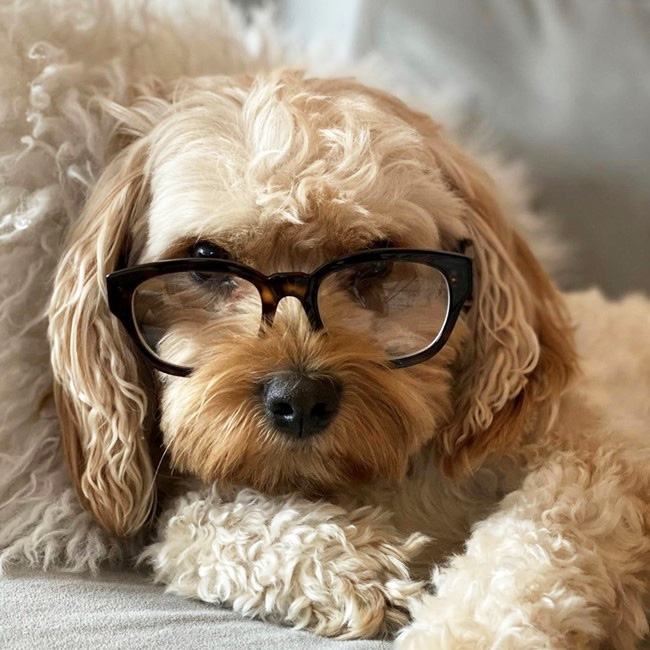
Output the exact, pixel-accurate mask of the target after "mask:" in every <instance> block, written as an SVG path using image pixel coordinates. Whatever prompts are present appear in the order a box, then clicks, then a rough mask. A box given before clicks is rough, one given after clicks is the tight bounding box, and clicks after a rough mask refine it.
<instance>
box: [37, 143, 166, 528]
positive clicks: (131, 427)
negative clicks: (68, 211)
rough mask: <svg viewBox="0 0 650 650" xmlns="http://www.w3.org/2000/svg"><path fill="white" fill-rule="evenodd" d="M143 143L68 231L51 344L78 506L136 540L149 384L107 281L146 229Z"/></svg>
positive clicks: (146, 458)
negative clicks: (112, 305)
mask: <svg viewBox="0 0 650 650" xmlns="http://www.w3.org/2000/svg"><path fill="white" fill-rule="evenodd" d="M145 159H146V143H145V141H144V140H136V141H135V142H133V143H132V144H130V145H128V146H127V147H126V148H124V149H123V150H122V151H121V152H120V153H119V154H118V155H117V156H116V157H115V158H114V159H113V161H112V162H111V163H110V164H109V165H108V167H107V168H106V169H105V171H104V173H103V174H102V175H101V177H100V179H99V180H98V182H97V184H96V187H95V189H94V190H93V192H92V193H91V195H90V197H89V199H88V201H87V203H86V206H85V209H84V212H83V214H82V216H81V217H80V219H79V222H78V223H77V224H76V225H75V227H74V229H73V230H72V232H71V233H70V236H69V242H68V249H67V252H66V253H65V255H64V256H63V257H62V259H61V261H60V263H59V267H58V271H57V274H56V277H55V280H54V290H53V295H52V300H51V304H50V309H49V318H50V325H49V336H50V341H51V361H52V368H53V373H54V384H55V386H54V388H55V397H56V402H57V408H58V412H59V418H60V422H61V428H62V440H63V449H64V453H65V457H66V460H67V463H68V466H69V470H70V475H71V477H72V480H73V483H74V486H75V489H76V492H77V494H78V496H79V498H80V500H81V502H82V503H83V504H84V505H85V506H86V507H87V508H88V509H89V510H90V511H91V512H92V513H93V515H94V516H95V517H96V519H97V520H98V521H99V522H100V523H101V524H102V526H104V527H105V528H106V529H107V530H109V531H110V532H112V533H115V534H117V535H120V536H129V535H132V534H134V533H135V532H137V531H138V529H139V528H141V527H142V526H143V525H144V524H145V523H146V522H147V520H148V519H149V517H150V515H151V512H152V509H153V506H154V502H155V490H154V486H153V479H154V472H153V469H152V463H151V460H150V455H149V449H148V435H147V431H148V429H149V427H150V425H151V414H150V405H149V403H148V402H149V399H148V394H147V392H148V391H147V390H146V388H145V386H146V382H145V381H143V378H142V371H141V369H140V368H139V362H138V360H137V357H136V355H135V352H134V351H133V349H132V347H131V345H130V342H129V341H128V337H127V336H126V334H125V333H124V332H123V330H122V329H121V326H120V325H119V323H118V322H117V320H116V319H115V318H113V317H112V316H111V314H110V313H109V309H108V304H107V300H106V284H105V279H104V276H105V275H106V274H107V273H110V272H111V271H113V270H115V269H116V268H117V265H118V264H119V261H120V259H121V258H122V257H123V255H124V253H125V251H126V250H127V249H128V247H129V246H130V244H129V239H130V238H132V237H133V236H134V233H136V232H137V231H138V230H141V229H143V228H145V227H146V226H145V225H144V224H143V219H142V216H143V214H144V211H145V204H146V201H147V187H146V181H145V178H144V175H143V165H144V162H145Z"/></svg>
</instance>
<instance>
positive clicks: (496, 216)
mask: <svg viewBox="0 0 650 650" xmlns="http://www.w3.org/2000/svg"><path fill="white" fill-rule="evenodd" d="M371 92H372V94H373V95H374V96H375V98H376V99H377V101H379V102H380V103H382V104H383V105H384V107H385V108H387V109H388V110H390V111H391V112H393V113H394V114H395V115H397V116H398V117H400V118H401V119H403V120H404V121H405V122H407V123H408V124H410V125H411V126H412V127H414V128H415V129H416V130H417V131H418V132H419V133H420V134H421V135H422V137H423V139H424V142H425V144H426V146H427V148H428V149H429V151H430V153H431V154H432V157H433V161H432V162H433V164H434V165H435V166H436V167H437V168H438V169H439V170H441V172H442V174H443V177H444V179H445V181H446V183H447V184H448V186H449V188H450V189H451V190H452V191H453V192H454V193H456V195H457V196H458V197H459V198H460V199H461V200H462V201H463V203H464V205H465V206H466V211H465V227H466V230H467V233H468V236H469V237H470V238H471V240H472V242H473V256H474V304H473V306H472V308H471V310H470V312H469V314H468V316H469V323H468V324H469V325H470V328H471V330H472V334H473V336H472V339H471V340H470V344H469V345H468V346H467V347H466V349H465V350H463V352H462V354H461V358H460V359H459V372H458V373H457V382H456V385H455V395H454V407H453V408H454V411H453V413H454V415H453V416H452V420H451V422H450V423H449V425H448V427H447V428H446V429H445V431H444V432H443V434H442V435H441V437H440V438H439V440H438V445H439V451H440V457H441V461H442V464H443V467H444V468H445V470H446V471H447V472H448V473H450V474H457V473H461V472H463V471H469V470H471V469H473V468H475V467H477V466H478V465H480V463H481V462H482V461H483V460H484V459H485V458H486V457H487V456H488V455H490V454H491V453H494V452H499V451H503V450H506V449H510V448H512V447H513V446H515V445H516V443H517V441H518V439H519V438H520V437H521V436H522V434H523V432H524V430H525V428H526V426H527V424H529V423H530V420H531V418H533V417H534V414H535V411H536V406H537V405H539V404H541V403H543V402H544V403H552V402H553V401H554V400H555V399H557V398H558V397H559V395H560V393H561V392H562V391H563V389H564V388H565V386H566V385H567V383H568V381H569V379H570V378H571V377H572V376H573V375H574V374H575V372H576V371H577V357H576V352H575V346H574V342H573V336H572V331H571V326H570V322H569V318H568V314H567V313H566V310H565V306H564V302H563V300H562V298H561V297H560V295H559V293H558V292H557V290H556V289H555V287H554V286H553V284H552V282H551V281H550V279H549V278H548V276H547V274H546V273H545V272H544V270H543V269H542V267H541V266H540V264H539V263H538V262H537V260H536V259H535V257H534V255H533V254H532V252H531V250H530V249H529V248H528V246H527V245H526V243H525V242H524V241H523V239H522V238H521V237H519V235H517V233H516V232H515V231H514V229H513V227H512V226H511V225H510V224H509V223H508V221H507V220H506V218H505V216H504V213H503V209H502V206H501V204H500V201H499V193H498V190H497V188H496V187H495V186H494V183H493V182H492V180H491V178H490V177H489V176H488V174H487V173H486V172H485V171H484V170H483V169H482V168H481V167H480V166H479V165H478V164H477V163H476V162H474V161H473V160H472V159H471V158H469V157H468V156H466V155H465V154H464V153H463V152H462V151H461V150H460V149H459V148H458V147H457V146H455V145H454V144H453V143H451V142H450V141H449V140H447V139H446V138H445V137H444V136H443V134H442V129H441V128H440V126H439V125H437V124H436V123H435V122H433V121H432V120H431V118H429V116H427V115H425V114H423V113H418V112H416V111H413V110H411V109H410V108H408V107H407V106H406V105H405V104H403V103H402V102H401V101H399V100H397V99H395V98H394V97H392V96H390V95H386V94H385V93H382V92H379V91H371Z"/></svg>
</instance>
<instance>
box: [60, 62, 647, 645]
mask: <svg viewBox="0 0 650 650" xmlns="http://www.w3.org/2000/svg"><path fill="white" fill-rule="evenodd" d="M103 109H104V110H105V111H106V112H107V113H109V114H110V115H112V116H113V117H114V118H116V119H117V120H118V121H119V123H120V129H119V133H117V134H116V137H115V154H114V157H113V159H112V161H111V162H110V163H109V164H108V166H107V167H106V169H105V171H104V172H103V174H102V175H101V177H100V178H99V179H98V181H97V183H96V186H95V188H94V190H93V191H92V193H91V195H90V196H89V198H88V200H87V203H86V206H85V209H84V212H83V214H82V215H81V217H80V219H79V221H78V223H77V224H76V226H75V227H74V228H73V230H72V232H71V233H70V235H69V245H68V248H67V252H66V253H65V255H64V256H63V257H62V259H61V262H60V265H59V269H58V272H57V275H56V278H55V281H54V290H53V295H52V301H51V305H50V309H49V318H50V329H49V335H50V340H51V349H52V356H51V358H52V368H53V373H54V378H55V396H56V401H57V408H58V413H59V418H60V421H61V427H62V442H63V449H64V452H65V458H66V461H67V464H68V467H69V472H70V476H71V477H72V480H73V483H74V485H75V488H76V491H77V494H78V497H79V499H80V501H81V502H82V503H83V504H84V505H85V507H86V508H87V509H88V510H89V511H90V512H91V513H92V514H93V515H94V517H95V518H96V519H97V521H98V522H99V523H100V524H101V525H102V526H103V527H104V528H106V529H107V530H108V531H110V532H111V533H113V534H114V535H116V536H120V537H130V536H135V535H144V537H145V539H149V541H150V542H151V541H153V542H154V543H152V544H151V545H150V546H149V547H148V549H147V550H145V557H146V558H148V560H149V561H150V562H151V564H152V565H153V567H154V573H155V576H156V578H157V579H158V580H160V581H162V582H166V583H167V584H168V585H169V587H170V588H171V589H172V590H174V591H176V592H178V593H183V594H185V595H188V596H191V597H198V598H201V599H203V600H208V601H217V602H221V603H227V604H230V605H231V606H233V607H234V608H235V609H238V610H239V611H242V612H244V613H246V614H248V615H256V616H262V617H266V618H271V619H274V620H279V621H283V622H285V623H290V624H293V625H295V626H297V627H306V628H308V629H312V630H314V631H316V632H318V633H320V634H325V635H334V636H342V637H360V636H361V637H365V636H373V635H377V634H382V633H388V632H390V631H394V630H395V628H400V629H399V632H398V637H397V642H398V644H399V645H400V647H402V648H454V649H461V648H468V649H469V648H471V649H472V650H477V649H481V648H502V649H506V648H508V649H510V648H513V649H514V648H521V649H524V648H525V649H530V648H549V649H550V648H554V649H555V648H557V649H558V650H559V649H560V648H596V647H599V645H600V644H601V643H602V642H604V641H609V642H610V643H612V644H613V645H614V647H616V648H633V647H634V646H635V643H636V641H637V640H638V639H640V638H641V637H643V636H644V634H645V633H646V632H647V631H648V624H647V619H646V614H645V611H646V608H647V592H648V586H649V584H650V531H649V528H650V506H649V502H650V472H648V471H647V470H648V468H649V467H650V463H649V461H650V455H649V449H650V444H649V441H650V438H649V437H648V435H647V434H648V429H647V419H646V420H645V421H644V418H645V416H647V407H646V406H644V405H643V404H647V402H646V401H644V400H647V386H648V379H649V378H650V353H649V352H647V351H646V350H637V351H636V353H635V355H636V356H635V357H634V358H635V359H636V360H637V365H636V366H634V364H630V367H629V368H627V369H626V368H623V369H622V372H623V375H622V376H621V375H619V376H618V379H616V378H615V377H614V376H613V375H612V374H611V372H609V370H608V363H609V361H607V357H606V356H605V357H603V358H605V360H604V361H603V360H602V359H600V360H598V361H595V362H591V361H589V359H591V357H588V358H587V360H586V361H580V360H579V356H578V351H577V349H576V343H575V340H574V339H575V337H574V329H575V327H576V325H575V313H572V314H570V313H569V307H568V306H567V305H568V304H569V305H571V306H573V305H574V304H575V305H578V307H576V308H575V309H577V311H578V314H579V315H580V316H581V318H582V316H586V323H585V325H578V327H579V328H582V329H578V335H579V338H580V337H582V338H584V339H585V340H586V339H589V336H591V338H592V339H593V340H592V341H591V342H590V343H589V345H587V347H589V349H590V350H594V351H596V357H597V356H598V355H599V354H600V355H601V356H602V355H605V353H606V351H605V350H603V349H602V338H599V337H602V336H603V333H604V332H607V334H606V336H608V337H609V339H610V343H608V345H611V347H612V348H617V346H619V344H620V345H621V346H624V345H625V341H616V340H615V339H616V338H617V335H616V332H617V323H618V322H620V318H626V319H627V321H626V322H627V323H628V324H629V326H630V327H631V328H632V330H630V329H626V330H625V332H636V334H632V335H631V336H642V335H643V334H642V333H644V332H645V333H646V335H647V331H648V330H647V326H648V316H647V313H648V311H647V309H645V307H644V306H643V305H642V303H643V300H642V299H641V298H638V299H634V300H631V302H629V301H628V303H626V304H627V311H625V310H623V311H621V310H619V311H616V310H614V311H612V310H613V309H614V308H612V307H611V306H610V305H609V303H607V302H606V301H604V300H603V299H602V298H600V297H598V296H597V295H592V296H591V298H589V299H586V298H585V297H584V296H582V297H581V296H578V297H575V298H572V299H569V302H568V303H567V299H566V298H565V297H563V296H562V295H561V294H560V293H559V292H558V291H557V289H556V288H555V287H554V285H553V283H552V282H551V280H550V279H549V277H548V276H547V274H546V273H545V271H544V270H543V269H542V267H541V265H540V264H539V263H538V262H537V260H536V259H535V257H534V255H533V254H532V253H531V251H530V249H529V247H528V246H527V244H526V243H525V242H524V240H523V239H522V238H521V237H520V236H519V235H518V234H517V233H516V232H515V230H514V228H513V226H512V225H511V221H510V219H509V215H508V214H507V209H506V207H505V203H504V201H503V200H502V197H501V195H500V192H499V190H498V188H497V187H496V186H495V185H494V183H493V181H492V180H491V178H490V176H489V175H488V173H486V171H485V170H484V169H482V168H481V166H480V165H479V164H478V163H477V162H475V161H474V160H473V159H472V158H471V157H470V156H468V155H467V154H465V153H464V152H463V151H462V150H461V149H460V148H459V147H458V146H457V145H455V144H454V143H453V142H452V141H451V139H450V138H449V137H448V136H447V135H446V134H445V132H444V130H443V129H442V127H441V126H440V125H438V124H436V123H435V122H434V121H433V120H432V119H431V118H430V117H429V116H427V115H425V114H423V113H419V112H417V111H415V110H412V109H411V108H409V107H408V106H407V105H405V104H404V103H402V102H401V101H399V100H398V99H396V98H395V97H393V96H391V95H390V94H388V93H385V92H382V91H379V90H376V89H372V88H368V87H365V86H363V85H362V84H360V83H358V82H357V81H355V80H353V79H315V78H306V77H305V76H304V75H303V74H301V73H300V72H296V71H291V70H280V71H275V72H268V73H260V74H258V75H250V76H246V75H244V76H238V77H226V76H223V77H204V78H196V79H181V80H179V81H178V82H176V83H174V84H162V83H160V82H156V81H151V82H148V83H147V84H143V85H141V86H139V87H138V88H137V89H136V91H135V93H134V100H133V102H132V103H131V104H130V105H129V106H121V105H116V104H111V103H110V102H104V104H103ZM590 310H591V311H590ZM617 314H618V315H617ZM621 314H626V315H623V316H621ZM635 327H636V328H637V329H636V330H634V328H635ZM584 328H587V329H586V330H585V329H584ZM628 336H629V335H628V334H626V335H625V336H624V337H623V338H626V337H628ZM587 347H585V350H586V349H587ZM646 348H647V345H646ZM580 354H581V355H583V354H584V350H583V349H582V348H581V350H580ZM620 354H621V355H622V356H621V357H620V358H627V357H625V355H624V354H623V353H622V352H621V353H620ZM630 358H632V357H631V356H630ZM590 363H592V365H591V366H590V365H589V364H590ZM593 364H595V365H593ZM598 364H600V365H598ZM633 366H634V367H633ZM587 371H588V372H587ZM601 371H602V372H601ZM599 372H600V379H602V380H603V381H602V382H601V384H602V386H607V385H608V382H609V384H615V387H614V388H612V390H611V392H610V390H609V388H607V387H605V388H602V389H598V388H596V387H595V384H594V377H595V376H596V375H598V373H599ZM626 372H628V374H627V375H626V374H625V373H626ZM590 375H591V376H590ZM640 386H641V387H643V386H645V393H646V397H645V398H642V399H641V400H640V399H638V397H639V395H642V394H643V393H644V390H640V389H639V387H640ZM615 396H618V397H619V398H620V400H621V402H620V403H622V402H623V401H625V402H626V403H630V404H634V405H639V404H640V406H631V407H630V410H629V411H628V416H629V417H627V418H619V419H614V418H612V417H611V415H612V414H613V413H614V411H615V406H611V404H610V402H611V400H610V398H612V397H615ZM635 397H636V399H634V398H635ZM608 400H609V401H608ZM635 408H636V409H637V410H636V411H634V409H635ZM608 409H611V410H610V411H608ZM635 414H638V415H639V417H638V418H636V419H635V418H634V417H633V415H635ZM153 520H156V521H157V525H158V537H157V539H154V540H152V539H151V538H150V537H149V535H150V533H149V532H148V531H149V530H150V527H151V524H152V521H153ZM427 578H430V580H427Z"/></svg>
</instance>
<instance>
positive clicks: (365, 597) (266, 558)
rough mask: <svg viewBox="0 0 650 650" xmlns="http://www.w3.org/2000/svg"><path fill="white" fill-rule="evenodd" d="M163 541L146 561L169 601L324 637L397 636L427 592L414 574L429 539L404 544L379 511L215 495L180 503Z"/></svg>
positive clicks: (246, 493) (246, 494) (245, 493)
mask: <svg viewBox="0 0 650 650" xmlns="http://www.w3.org/2000/svg"><path fill="white" fill-rule="evenodd" d="M159 539H160V541H159V542H158V543H156V544H154V545H152V546H151V547H149V548H148V549H147V550H146V551H145V554H144V558H145V559H146V560H147V561H148V562H149V563H150V564H151V565H152V566H153V569H154V575H155V579H156V581H158V582H164V583H166V584H167V585H168V587H167V589H168V591H172V592H175V593H179V594H183V595H185V596H190V597H193V598H200V599H201V600H205V601H208V602H217V603H221V604H226V605H229V606H231V607H233V609H235V610H236V611H239V612H241V613H242V614H244V615H246V616H255V617H259V618H266V619H270V620H275V621H279V622H282V623H285V624H290V625H293V626H295V627H298V628H305V629H309V630H312V631H313V632H316V633H317V634H321V635H325V636H339V637H343V638H357V637H373V636H378V635H384V634H387V633H389V632H392V631H394V630H395V629H397V628H399V627H402V626H403V625H405V624H406V623H407V621H408V619H409V614H408V602H409V601H410V600H412V599H415V598H417V597H419V596H420V595H421V594H422V592H423V587H424V585H423V583H421V582H415V581H412V580H410V578H409V572H408V568H407V565H408V563H409V562H410V561H411V560H412V558H414V557H415V555H417V553H418V552H419V551H420V550H421V548H422V547H423V546H424V545H425V544H426V542H427V538H426V537H424V536H423V535H419V534H414V535H411V536H409V537H403V536H400V535H399V534H398V533H397V531H396V530H395V528H394V527H393V526H392V525H391V524H390V523H389V522H388V515H387V514H386V513H385V512H383V511H381V510H379V509H378V508H370V507H365V508H359V509H357V510H353V511H351V512H348V511H346V510H345V509H343V508H340V507H338V506H334V505H332V504H329V503H325V502H318V503H314V502H311V501H307V500H305V499H301V498H299V497H295V496H292V497H267V496H264V495H261V494H259V493H257V492H253V491H251V490H242V491H241V492H239V493H238V494H237V495H236V496H235V497H234V498H233V499H231V500H227V501H225V500H223V499H222V498H220V497H219V496H218V495H217V494H216V492H215V491H213V490H212V491H208V492H207V493H203V494H198V493H193V494H190V495H187V496H186V497H183V498H181V499H179V500H177V502H176V503H175V504H174V507H173V509H172V510H171V511H170V512H169V513H168V515H167V516H166V517H165V518H164V519H163V520H161V523H160V529H159Z"/></svg>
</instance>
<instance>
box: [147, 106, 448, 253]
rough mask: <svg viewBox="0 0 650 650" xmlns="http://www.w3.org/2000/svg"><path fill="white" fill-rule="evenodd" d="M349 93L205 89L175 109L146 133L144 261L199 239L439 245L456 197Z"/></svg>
mask: <svg viewBox="0 0 650 650" xmlns="http://www.w3.org/2000/svg"><path fill="white" fill-rule="evenodd" d="M251 101H252V100H251ZM357 104H358V105H357ZM357 104H355V102H354V101H353V100H350V98H346V99H345V101H338V102H333V101H329V100H328V101H325V100H318V99H317V98H316V99H314V101H312V102H310V101H308V100H304V101H302V102H301V103H300V104H299V105H297V103H296V102H295V101H294V102H292V101H290V100H289V99H287V98H286V97H284V98H277V97H272V98H271V99H268V98H267V101H261V100H258V103H257V105H249V104H248V103H246V102H245V103H244V104H243V105H237V104H236V103H234V102H232V101H230V100H229V99H228V98H218V97H215V96H211V97H210V98H209V100H206V105H205V106H199V107H198V108H197V107H196V106H193V107H192V108H191V109H189V110H187V111H186V112H185V113H183V112H182V111H181V112H179V113H178V114H177V115H175V116H174V119H173V120H171V121H170V123H169V124H167V125H166V128H165V129H164V130H163V129H161V130H160V134H159V135H158V136H157V137H156V138H153V139H152V148H151V150H152V154H151V164H150V191H151V201H150V206H149V214H148V219H149V223H148V226H149V227H148V241H147V243H146V246H145V252H144V255H143V261H149V260H153V259H160V258H162V257H164V256H165V254H166V253H168V252H169V251H170V250H173V248H174V246H175V245H176V243H177V242H179V241H188V240H198V239H210V240H214V241H216V242H221V243H223V242H233V241H236V242H238V243H239V245H242V246H244V247H246V246H248V247H249V248H250V247H252V248H256V247H257V248H260V247H264V246H266V247H267V248H268V246H269V245H272V244H273V245H278V246H281V247H291V248H294V249H295V248H300V247H301V246H302V245H304V246H308V247H311V248H314V247H317V248H321V249H323V250H327V249H330V250H331V252H332V253H335V252H341V253H344V252H346V251H348V250H356V249H359V248H363V247H364V245H365V244H367V243H368V242H371V241H373V240H378V239H389V240H396V241H399V242H400V243H403V244H405V245H412V246H427V247H435V246H437V245H439V243H440V240H441V237H442V235H441V232H440V230H441V228H443V229H444V228H445V227H446V225H445V222H447V221H453V220H455V219H457V216H458V213H459V207H458V205H457V201H456V200H455V198H454V197H453V196H452V195H451V193H450V192H449V191H448V189H447V188H446V186H445V184H444V182H443V180H442V179H441V177H440V174H439V172H438V171H437V170H436V169H434V168H432V165H431V161H430V158H429V157H428V156H427V153H426V151H425V150H424V147H423V146H422V143H421V139H420V138H419V136H418V135H417V134H416V133H415V132H414V130H413V129H412V128H410V127H409V126H408V125H406V124H400V122H399V121H398V120H396V119H395V118H394V117H393V116H387V115H386V114H385V113H383V112H382V111H381V110H380V109H379V108H377V107H374V106H373V105H371V104H369V103H368V102H360V103H357ZM382 125H383V126H385V127H386V126H388V125H390V127H391V128H390V129H386V128H382Z"/></svg>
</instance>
